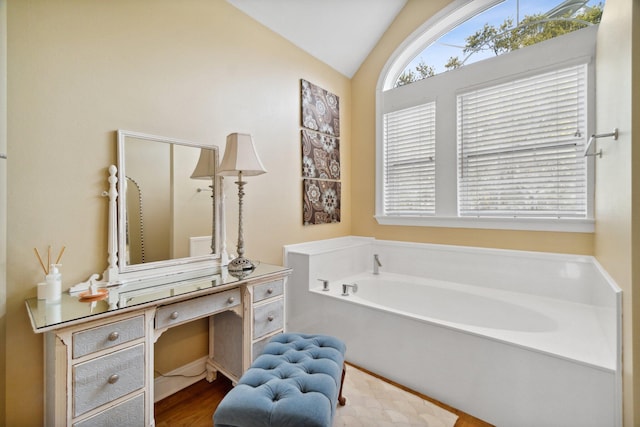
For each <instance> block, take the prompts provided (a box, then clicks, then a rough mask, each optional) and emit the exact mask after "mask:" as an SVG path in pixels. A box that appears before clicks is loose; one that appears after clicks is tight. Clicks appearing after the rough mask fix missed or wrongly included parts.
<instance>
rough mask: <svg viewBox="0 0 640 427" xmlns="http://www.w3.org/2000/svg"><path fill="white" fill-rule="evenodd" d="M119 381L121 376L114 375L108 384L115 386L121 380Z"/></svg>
mask: <svg viewBox="0 0 640 427" xmlns="http://www.w3.org/2000/svg"><path fill="white" fill-rule="evenodd" d="M119 379H120V375H118V374H113V375H111V376H110V377H109V379H108V380H107V382H108V383H109V384H115V383H117V382H118V380H119Z"/></svg>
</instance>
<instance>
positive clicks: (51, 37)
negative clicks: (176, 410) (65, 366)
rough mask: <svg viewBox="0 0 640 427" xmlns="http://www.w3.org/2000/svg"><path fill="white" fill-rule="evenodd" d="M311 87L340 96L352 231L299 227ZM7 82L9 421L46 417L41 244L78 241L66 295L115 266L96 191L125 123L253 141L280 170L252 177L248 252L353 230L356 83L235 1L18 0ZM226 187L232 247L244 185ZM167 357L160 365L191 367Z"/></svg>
mask: <svg viewBox="0 0 640 427" xmlns="http://www.w3.org/2000/svg"><path fill="white" fill-rule="evenodd" d="M301 78H304V79H306V80H309V81H311V82H313V83H316V84H318V85H320V86H322V87H324V88H326V89H328V90H330V91H332V92H334V93H336V94H337V95H338V96H339V97H340V104H341V105H340V107H341V119H342V125H341V143H342V144H341V145H342V147H341V148H342V174H343V179H342V182H343V194H342V200H343V205H342V208H343V210H342V222H341V223H340V224H333V225H322V226H314V227H303V226H302V203H301V187H302V184H301V178H300V174H301V167H300V133H299V129H300V127H299V123H300V95H299V91H300V89H299V87H300V79H301ZM8 80H9V88H8V122H9V127H8V141H9V148H8V150H9V153H10V154H9V155H10V157H11V163H9V165H8V182H9V183H10V188H9V194H8V206H9V211H8V230H9V231H8V265H9V266H10V267H9V269H8V280H7V318H6V324H7V339H6V344H7V353H6V359H7V360H6V362H7V377H6V382H7V391H8V393H7V396H6V406H7V414H6V420H0V424H3V421H6V425H12V426H23V425H24V426H26V425H31V426H33V425H41V423H42V403H43V400H42V399H43V395H42V390H43V380H42V376H43V368H42V367H43V357H42V352H43V349H42V337H41V336H40V335H35V334H34V333H33V332H32V330H31V326H30V324H29V321H28V318H27V314H26V310H25V307H24V299H25V298H28V297H33V296H35V283H36V282H37V281H39V280H40V279H41V278H42V273H41V271H40V268H39V267H38V263H37V261H36V259H35V257H34V254H33V248H34V247H38V248H39V249H40V250H41V251H42V250H46V247H47V245H49V244H51V245H52V246H54V247H55V248H59V247H60V246H62V245H66V246H67V249H66V252H65V255H64V259H63V267H62V273H63V281H64V286H65V287H68V286H70V285H72V284H74V283H78V282H80V281H83V280H86V278H87V277H88V276H89V275H90V274H92V273H94V272H102V271H103V270H104V269H105V267H106V245H107V243H106V228H107V200H106V199H105V198H103V197H101V196H100V193H101V192H102V191H103V190H105V189H106V186H107V183H106V178H107V176H108V174H107V167H108V165H109V164H112V163H114V162H115V161H116V155H115V152H116V150H115V146H116V136H115V130H116V129H119V128H121V129H127V130H132V131H138V132H145V133H151V134H155V135H164V136H169V137H173V138H181V139H186V140H191V141H194V142H200V143H204V144H211V143H215V144H218V145H219V146H220V147H221V150H223V149H224V142H225V137H226V135H227V134H229V133H231V132H250V133H252V134H253V136H254V139H255V142H256V146H257V149H258V152H259V154H260V156H261V159H262V161H263V163H264V165H265V167H266V168H267V169H268V173H267V174H265V175H261V176H258V177H250V178H248V179H247V180H248V181H249V183H248V185H247V186H246V188H245V190H246V197H245V200H246V210H245V240H246V247H247V255H248V256H249V257H252V258H257V259H260V260H262V261H264V262H271V263H280V262H282V246H283V245H284V244H288V243H296V242H300V241H305V240H314V239H322V238H329V237H335V236H340V235H345V234H349V233H350V231H351V204H350V201H351V194H350V176H351V173H350V168H349V165H350V157H351V154H350V152H351V150H350V147H351V141H350V139H351V137H350V136H351V128H350V123H351V122H352V119H351V116H350V111H351V84H350V81H349V79H347V78H346V77H344V76H342V75H340V74H339V73H337V72H336V71H334V70H332V69H331V68H329V67H327V66H326V65H324V64H322V63H320V62H319V61H317V60H315V59H314V58H312V57H310V56H309V55H308V54H306V53H304V52H302V51H301V50H300V49H298V48H296V47H295V46H294V45H292V44H290V43H288V42H286V41H284V40H283V39H282V38H281V37H279V36H277V35H275V34H274V33H272V32H270V31H268V30H267V29H266V28H264V27H262V26H261V25H258V24H256V23H255V22H254V21H252V20H251V19H250V18H248V17H247V16H246V15H244V14H242V13H240V12H239V11H238V10H236V9H235V8H233V7H232V6H230V5H229V4H228V3H227V2H225V1H223V0H183V1H179V2H177V1H174V0H135V1H131V0H111V1H86V0H56V1H51V0H31V1H24V0H8ZM226 181H227V185H226V189H227V194H228V196H229V197H228V202H229V203H228V209H227V217H228V218H229V219H230V221H229V226H228V231H227V235H228V239H229V240H228V241H229V246H230V249H231V250H232V251H235V248H234V244H235V241H236V233H237V221H236V219H235V214H236V213H237V201H236V200H235V199H236V197H235V195H236V194H237V187H235V184H233V180H226ZM201 326H202V325H198V324H195V325H194V326H193V327H192V328H190V329H188V330H186V331H183V332H182V333H179V332H178V333H177V335H178V336H177V337H176V336H174V337H173V338H174V339H172V340H169V341H170V342H169V343H167V344H166V345H164V346H163V342H165V341H167V340H165V339H163V340H162V342H161V343H160V344H159V346H158V347H159V348H157V349H156V354H157V355H159V354H162V353H163V349H164V348H167V349H168V350H167V351H166V352H165V354H168V356H167V357H168V358H172V356H171V355H170V354H171V353H174V352H176V351H178V350H177V349H176V348H175V345H173V343H176V342H189V343H196V345H195V347H198V348H200V347H202V345H201V344H198V343H199V342H200V341H199V338H198V329H202V328H201ZM194 331H195V332H194ZM201 332H202V331H200V334H199V336H200V337H201V336H202V333H201ZM163 338H164V337H163ZM170 338H171V336H170ZM1 347H2V348H4V342H3V344H2V346H1ZM179 348H180V350H183V349H184V348H185V347H184V345H182V346H180V347H179ZM205 348H206V346H205ZM197 351H198V352H199V351H201V350H197ZM195 356H198V354H196V355H195ZM158 357H159V358H160V357H161V356H158ZM159 362H160V363H159V364H160V365H162V366H161V367H162V369H163V370H169V369H171V368H173V367H174V366H172V365H173V364H175V363H178V364H181V363H184V362H183V361H181V360H175V361H173V360H167V361H159Z"/></svg>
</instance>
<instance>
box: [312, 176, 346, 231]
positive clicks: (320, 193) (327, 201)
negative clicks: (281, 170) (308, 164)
mask: <svg viewBox="0 0 640 427" xmlns="http://www.w3.org/2000/svg"><path fill="white" fill-rule="evenodd" d="M340 190H341V188H340V182H339V181H327V180H324V179H303V192H304V195H303V201H304V208H303V224H304V225H312V224H329V223H335V222H340Z"/></svg>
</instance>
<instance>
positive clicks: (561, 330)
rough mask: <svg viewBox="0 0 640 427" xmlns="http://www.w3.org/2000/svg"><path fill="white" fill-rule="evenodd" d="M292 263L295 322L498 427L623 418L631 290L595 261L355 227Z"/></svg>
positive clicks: (298, 254)
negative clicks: (625, 316)
mask: <svg viewBox="0 0 640 427" xmlns="http://www.w3.org/2000/svg"><path fill="white" fill-rule="evenodd" d="M373 254H378V255H379V258H380V261H381V262H382V267H381V268H380V274H378V275H374V274H372V268H373ZM285 262H286V264H287V266H289V267H292V268H293V274H292V276H291V277H290V279H289V280H288V282H287V293H286V296H287V297H286V298H287V322H286V329H287V330H289V331H301V332H310V333H327V334H331V335H335V336H337V337H339V338H341V339H343V340H344V341H345V342H346V343H347V360H349V361H351V362H352V363H355V364H357V365H360V366H363V367H364V368H367V369H369V370H371V371H373V372H376V373H378V374H380V375H382V376H385V377H387V378H390V379H392V380H394V381H397V382H398V383H401V384H403V385H405V386H407V387H410V388H412V389H415V390H418V391H420V392H422V393H424V394H427V395H429V396H431V397H433V398H436V399H438V400H441V401H443V402H444V403H447V404H450V405H452V406H454V407H457V408H459V409H461V410H463V411H465V412H468V413H470V414H472V415H475V416H477V417H480V418H482V419H484V420H486V421H488V422H490V423H492V424H495V425H497V426H515V427H525V426H536V427H538V426H577V425H580V426H594V427H595V426H597V427H602V426H620V425H622V421H621V375H620V366H621V365H620V309H621V308H620V307H621V294H620V290H619V288H618V287H617V286H616V285H615V283H614V282H613V281H612V280H611V278H610V277H609V276H608V275H607V273H606V272H605V271H604V270H603V269H602V268H601V267H600V266H599V265H598V263H597V262H596V261H595V260H594V259H593V258H592V257H584V256H571V255H559V254H543V253H532V252H520V251H504V250H490V249H478V248H467V247H455V246H444V245H427V244H412V243H404V242H390V241H378V240H375V239H370V238H358V237H347V238H340V239H330V240H325V241H318V242H309V243H304V244H298V245H289V246H286V247H285ZM319 279H325V280H329V288H330V290H329V291H328V292H325V291H322V282H321V281H320V280H319ZM343 283H347V284H351V283H357V285H358V292H356V293H353V291H352V290H351V289H350V290H349V293H350V295H349V296H348V297H347V296H342V295H341V293H342V284H343Z"/></svg>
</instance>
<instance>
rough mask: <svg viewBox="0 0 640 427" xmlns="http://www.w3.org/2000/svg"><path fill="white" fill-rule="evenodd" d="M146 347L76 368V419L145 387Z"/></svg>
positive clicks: (79, 365)
mask: <svg viewBox="0 0 640 427" xmlns="http://www.w3.org/2000/svg"><path fill="white" fill-rule="evenodd" d="M144 373H145V367H144V344H138V345H135V346H133V347H131V348H127V349H124V350H119V351H116V352H113V353H111V354H109V355H107V356H102V357H98V358H96V359H93V360H90V361H88V362H84V363H79V364H77V365H76V366H74V368H73V416H74V417H77V416H78V415H82V414H84V413H85V412H87V411H90V410H92V409H94V408H97V407H98V406H100V405H103V404H105V403H108V402H111V401H112V400H115V399H117V398H119V397H122V396H124V395H126V394H128V393H131V392H132V391H135V390H138V389H141V388H143V387H144Z"/></svg>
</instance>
